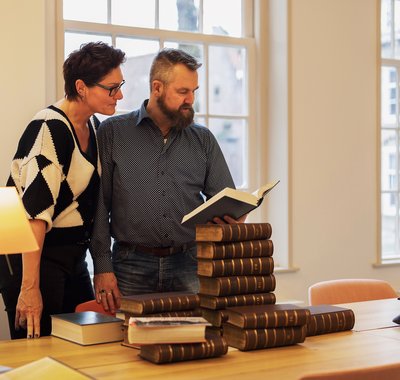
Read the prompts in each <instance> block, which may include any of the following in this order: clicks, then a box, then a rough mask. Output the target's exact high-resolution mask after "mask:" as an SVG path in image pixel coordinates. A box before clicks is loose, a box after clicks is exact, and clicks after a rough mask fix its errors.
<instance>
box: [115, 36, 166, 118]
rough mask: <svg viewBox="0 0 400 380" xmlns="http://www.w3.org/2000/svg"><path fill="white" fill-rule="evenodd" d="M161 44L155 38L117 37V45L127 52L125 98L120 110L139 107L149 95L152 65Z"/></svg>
mask: <svg viewBox="0 0 400 380" xmlns="http://www.w3.org/2000/svg"><path fill="white" fill-rule="evenodd" d="M159 46H160V44H159V42H158V41H154V40H141V39H135V38H125V37H117V39H116V47H117V48H119V49H121V50H123V51H124V52H125V53H126V62H125V63H124V64H123V66H122V72H123V74H124V79H125V80H126V83H125V85H124V87H123V89H122V93H123V94H124V98H123V99H122V100H120V101H119V102H118V110H119V111H121V110H125V111H130V110H132V109H136V108H139V107H140V105H141V104H142V102H143V100H145V99H147V98H148V97H149V88H150V85H149V72H150V66H151V62H152V61H153V58H154V56H155V55H156V54H157V52H158V50H159Z"/></svg>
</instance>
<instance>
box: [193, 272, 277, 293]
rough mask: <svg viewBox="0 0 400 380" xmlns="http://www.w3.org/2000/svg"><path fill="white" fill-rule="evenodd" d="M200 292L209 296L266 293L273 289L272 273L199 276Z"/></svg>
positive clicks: (273, 279) (273, 278)
mask: <svg viewBox="0 0 400 380" xmlns="http://www.w3.org/2000/svg"><path fill="white" fill-rule="evenodd" d="M199 282H200V292H199V293H201V294H205V295H210V296H232V295H237V294H249V293H266V292H272V291H274V290H275V286H276V280H275V276H274V274H268V275H265V276H228V277H204V276H199Z"/></svg>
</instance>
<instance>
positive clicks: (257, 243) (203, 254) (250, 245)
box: [197, 239, 274, 259]
mask: <svg viewBox="0 0 400 380" xmlns="http://www.w3.org/2000/svg"><path fill="white" fill-rule="evenodd" d="M273 253H274V244H273V242H272V240H271V239H263V240H249V241H239V242H234V243H215V242H207V241H203V242H198V243H197V257H198V258H199V259H234V258H244V257H269V256H272V255H273Z"/></svg>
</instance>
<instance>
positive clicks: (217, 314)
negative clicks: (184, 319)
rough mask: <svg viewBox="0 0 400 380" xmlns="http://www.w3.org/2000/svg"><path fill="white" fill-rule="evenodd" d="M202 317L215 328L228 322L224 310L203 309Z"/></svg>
mask: <svg viewBox="0 0 400 380" xmlns="http://www.w3.org/2000/svg"><path fill="white" fill-rule="evenodd" d="M202 312H203V317H204V319H206V320H207V321H208V322H210V323H211V324H212V325H213V326H215V327H221V326H222V323H223V322H226V321H227V320H228V315H227V313H226V310H223V309H222V310H211V309H203V310H202Z"/></svg>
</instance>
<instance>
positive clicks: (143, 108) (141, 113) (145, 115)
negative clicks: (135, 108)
mask: <svg viewBox="0 0 400 380" xmlns="http://www.w3.org/2000/svg"><path fill="white" fill-rule="evenodd" d="M148 102H149V99H146V100H145V101H144V102H143V103H142V106H141V107H140V109H139V116H138V118H137V120H136V126H138V125H139V124H140V123H141V122H142V120H144V119H150V120H151V118H150V115H149V114H148V112H147V110H146V107H147V103H148Z"/></svg>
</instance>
